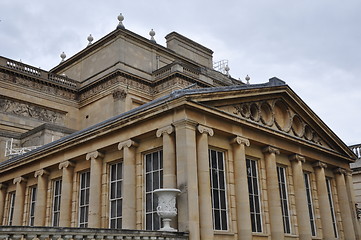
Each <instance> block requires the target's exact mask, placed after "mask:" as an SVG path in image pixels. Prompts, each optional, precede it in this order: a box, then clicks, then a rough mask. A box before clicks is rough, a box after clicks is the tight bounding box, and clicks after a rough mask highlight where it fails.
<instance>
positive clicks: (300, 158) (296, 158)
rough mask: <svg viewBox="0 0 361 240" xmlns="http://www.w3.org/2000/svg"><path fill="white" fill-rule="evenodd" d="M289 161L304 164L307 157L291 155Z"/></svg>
mask: <svg viewBox="0 0 361 240" xmlns="http://www.w3.org/2000/svg"><path fill="white" fill-rule="evenodd" d="M288 159H289V160H290V161H291V162H292V161H294V162H302V163H304V162H306V159H305V157H304V156H301V155H299V154H292V155H289V156H288Z"/></svg>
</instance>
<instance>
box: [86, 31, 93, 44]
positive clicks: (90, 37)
mask: <svg viewBox="0 0 361 240" xmlns="http://www.w3.org/2000/svg"><path fill="white" fill-rule="evenodd" d="M87 39H88V41H89V43H88V46H90V45H92V41H93V40H94V38H93V36H92V35H91V34H89V36H88V38H87Z"/></svg>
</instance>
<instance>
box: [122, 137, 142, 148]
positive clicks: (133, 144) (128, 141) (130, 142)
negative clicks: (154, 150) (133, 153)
mask: <svg viewBox="0 0 361 240" xmlns="http://www.w3.org/2000/svg"><path fill="white" fill-rule="evenodd" d="M132 146H133V147H138V146H139V144H138V143H136V142H134V141H133V140H131V139H128V140H126V141H124V142H120V143H119V144H118V150H122V149H123V148H125V147H127V148H130V147H132Z"/></svg>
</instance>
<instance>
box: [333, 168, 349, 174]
mask: <svg viewBox="0 0 361 240" xmlns="http://www.w3.org/2000/svg"><path fill="white" fill-rule="evenodd" d="M333 172H334V173H336V174H340V175H345V176H346V174H347V171H346V169H343V168H336V169H335V170H333Z"/></svg>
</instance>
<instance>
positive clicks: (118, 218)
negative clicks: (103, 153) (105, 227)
mask: <svg viewBox="0 0 361 240" xmlns="http://www.w3.org/2000/svg"><path fill="white" fill-rule="evenodd" d="M123 166H124V165H123V162H122V161H121V162H116V163H111V164H109V228H111V229H122V222H123V209H122V208H123V177H124V175H123V174H124V172H123V170H124V167H123ZM113 167H115V168H116V169H115V179H113V178H112V176H113V175H112V174H113V171H112V168H113ZM119 168H120V176H119V172H118V171H119ZM119 183H120V196H117V193H118V190H119V189H118V187H119V186H118V184H119ZM112 186H115V190H114V192H115V196H114V198H112V192H113V191H112ZM118 201H120V210H119V209H118V208H119V205H118ZM112 202H115V208H116V209H115V210H114V211H115V216H114V217H112V212H113V205H112ZM119 211H120V212H119ZM118 214H120V215H118ZM112 222H114V225H113V223H112Z"/></svg>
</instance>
